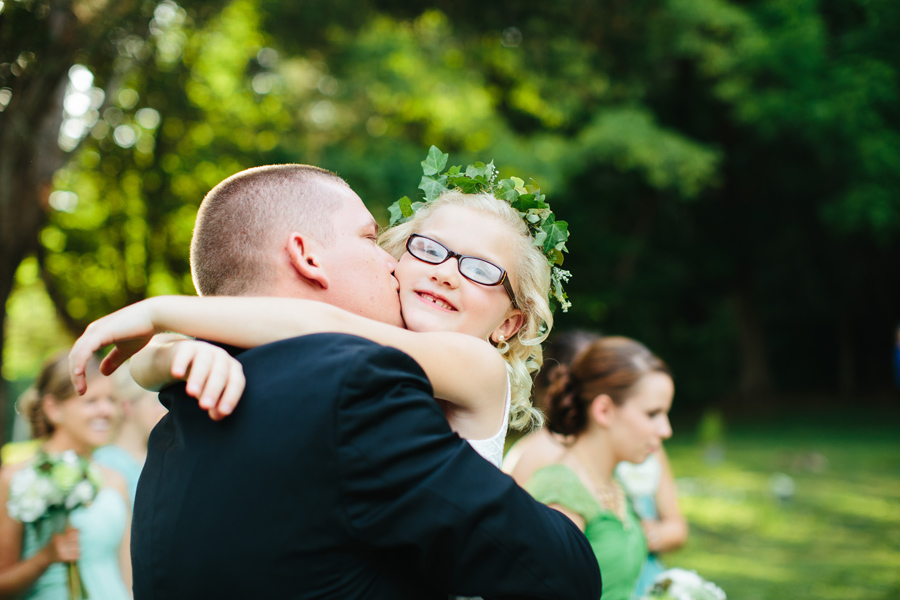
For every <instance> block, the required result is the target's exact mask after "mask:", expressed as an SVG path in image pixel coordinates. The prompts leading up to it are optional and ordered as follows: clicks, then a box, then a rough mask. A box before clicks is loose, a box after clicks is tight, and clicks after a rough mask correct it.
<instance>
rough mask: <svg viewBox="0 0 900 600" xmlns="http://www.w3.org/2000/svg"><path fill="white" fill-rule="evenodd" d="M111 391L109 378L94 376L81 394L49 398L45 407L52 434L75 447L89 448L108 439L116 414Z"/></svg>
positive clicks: (99, 444) (85, 449)
mask: <svg viewBox="0 0 900 600" xmlns="http://www.w3.org/2000/svg"><path fill="white" fill-rule="evenodd" d="M112 394H113V388H112V381H111V380H110V379H109V378H108V377H99V376H97V377H94V378H93V379H92V380H91V381H89V382H88V391H87V393H86V394H85V395H84V396H72V397H71V398H67V399H65V400H62V401H56V400H54V399H52V398H48V399H47V400H46V401H45V404H44V410H45V412H46V413H47V416H48V417H49V419H50V422H51V423H53V425H54V427H55V430H54V432H53V437H58V438H64V441H65V443H66V444H67V445H71V446H73V447H75V449H76V451H89V450H91V449H93V448H96V447H98V446H102V445H103V444H106V443H109V441H110V437H111V434H112V426H113V424H114V423H115V420H116V418H117V417H118V414H119V410H118V407H117V405H116V402H115V400H113V395H112Z"/></svg>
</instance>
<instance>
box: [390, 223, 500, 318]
mask: <svg viewBox="0 0 900 600" xmlns="http://www.w3.org/2000/svg"><path fill="white" fill-rule="evenodd" d="M417 237H418V238H423V239H426V240H428V241H429V242H434V243H435V244H437V245H438V246H440V247H441V248H443V249H444V250H446V251H447V256H446V257H445V258H444V260H441V261H438V262H431V261H430V260H425V259H424V258H419V257H418V256H416V255H415V254H413V252H412V250H410V249H409V245H410V244H411V243H412V241H413V238H417ZM406 251H407V252H409V255H410V256H412V257H413V258H415V259H416V260H420V261H422V262H424V263H428V264H429V265H441V264H444V263H445V262H447V261H448V260H450V259H451V258H455V259H457V260H456V268H457V270H459V274H460V275H462V276H463V277H465V278H466V279H468V280H469V281H471V282H472V283H477V284H478V285H483V286H485V287H494V286H497V285H502V286H503V289H504V290H506V294H507V295H508V296H509V299H510V301H512V305H513V308H518V305H517V304H516V295H515V293H514V292H513V289H512V284H510V282H509V275H508V274H507V272H506V269H504V268H503V267H501V266H500V265H497V264H494V263H492V262H491V261H489V260H486V259H484V258H481V257H480V256H470V255H467V254H459V253H458V252H454V251H453V250H451V249H450V248H448V247H447V246H445V245H443V244H442V243H440V242H439V241H437V240H435V239H432V238H430V237H428V236H427V235H420V234H418V233H412V234H410V236H409V237H408V238H407V239H406ZM464 258H472V259H475V260H480V261H482V262H486V263H487V264H489V265H491V266H493V267H496V268H498V269H500V281H498V282H497V283H482V282H480V281H475V280H474V279H472V278H471V277H469V276H468V275H466V274H465V273H463V272H462V268H461V266H460V264H459V261H461V260H462V259H464Z"/></svg>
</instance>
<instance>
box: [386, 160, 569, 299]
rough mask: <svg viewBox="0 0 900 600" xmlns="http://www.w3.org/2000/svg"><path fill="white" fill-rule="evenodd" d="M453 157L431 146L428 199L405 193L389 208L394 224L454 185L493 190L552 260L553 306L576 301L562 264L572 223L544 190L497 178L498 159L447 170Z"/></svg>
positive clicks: (468, 190)
mask: <svg viewBox="0 0 900 600" xmlns="http://www.w3.org/2000/svg"><path fill="white" fill-rule="evenodd" d="M449 157H450V155H449V154H445V153H443V152H441V151H440V150H439V149H438V148H437V146H432V147H431V148H430V149H429V150H428V156H426V157H425V160H423V161H422V171H423V172H424V174H423V175H422V180H421V181H420V182H419V189H420V190H422V191H423V192H425V200H424V201H422V200H420V201H416V202H413V201H412V200H410V199H409V197H408V196H403V197H402V198H400V199H399V200H397V201H396V202H394V203H393V204H392V205H391V206H390V207H389V208H388V212H389V213H390V217H391V220H390V226H391V227H393V226H394V225H399V224H401V223H405V222H407V221H409V220H410V219H411V218H412V216H413V215H414V214H416V211H418V210H419V209H420V208H422V207H423V206H425V205H426V204H428V203H429V202H432V201H434V200H435V199H436V198H437V197H438V196H440V195H441V193H442V192H445V191H447V190H451V189H458V190H459V191H461V192H463V193H464V194H478V193H485V194H490V195H492V196H494V197H495V198H498V199H499V200H504V201H506V202H509V204H510V206H512V207H513V208H514V209H515V210H516V212H517V213H518V214H519V216H520V217H521V218H522V220H523V221H524V222H525V225H527V226H528V231H529V233H530V234H531V239H532V244H533V245H535V246H537V247H538V248H540V250H541V252H542V253H543V254H544V256H546V257H547V261H548V262H549V263H550V267H551V270H550V291H549V300H550V308H551V309H555V304H554V303H558V304H559V305H560V306H561V307H562V310H563V312H566V311H568V310H569V307H570V306H572V303H571V302H569V297H568V296H567V295H566V292H565V290H563V283H566V282H568V281H569V278H570V277H571V276H572V274H571V273H569V272H568V271H565V270H563V269H561V268H560V266H561V265H562V264H563V252H568V251H569V250H568V248H566V241H568V239H569V224H568V223H566V222H565V221H557V220H556V216H555V215H554V214H553V211H552V210H551V209H550V205H549V204H547V202H546V199H545V196H544V194H542V193H541V190H540V189H539V188H538V187H537V186H535V185H533V183H534V181H533V180H532V185H525V182H524V181H523V180H521V179H519V178H518V177H510V178H509V179H501V180H500V181H497V170H496V168H495V167H494V161H491V162H489V163H488V164H484V163H483V162H476V163H475V164H472V165H467V166H466V167H465V168H462V167H459V166H456V167H450V169H448V170H447V171H446V172H444V167H446V166H447V159H448V158H449Z"/></svg>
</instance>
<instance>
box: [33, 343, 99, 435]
mask: <svg viewBox="0 0 900 600" xmlns="http://www.w3.org/2000/svg"><path fill="white" fill-rule="evenodd" d="M99 374H100V363H99V362H97V359H95V358H94V357H93V356H92V357H91V359H90V360H89V361H88V364H87V366H86V368H85V378H86V379H87V380H88V381H90V380H91V379H93V378H94V377H96V376H97V375H99ZM75 395H76V392H75V388H74V387H73V386H72V380H71V379H70V378H69V350H63V351H61V352H58V353H57V354H54V355H53V356H52V357H51V358H50V359H49V360H47V362H45V363H44V367H43V368H42V369H41V372H40V374H39V375H38V376H37V379H35V380H34V384H33V385H32V387H31V388H29V389H28V390H27V391H26V392H25V393H24V394H22V396H21V397H20V398H19V402H18V407H17V410H18V412H19V414H21V415H23V416H24V417H25V418H26V419H28V422H29V424H30V425H31V437H32V438H45V437H49V436H50V435H52V434H53V432H54V430H55V429H56V427H55V426H54V425H53V423H51V422H50V419H49V418H48V417H47V413H45V412H44V402H43V400H44V398H45V397H47V396H52V397H53V398H55V399H56V401H57V402H61V401H63V400H67V399H68V398H71V397H73V396H75Z"/></svg>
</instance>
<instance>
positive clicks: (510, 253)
mask: <svg viewBox="0 0 900 600" xmlns="http://www.w3.org/2000/svg"><path fill="white" fill-rule="evenodd" d="M416 233H418V234H420V235H423V236H426V237H429V238H432V239H433V240H436V241H438V242H440V243H441V244H443V245H444V246H446V247H447V248H449V249H450V250H452V251H454V252H456V253H458V254H464V255H468V256H476V257H478V258H483V259H485V260H487V261H489V262H492V263H494V264H495V265H497V266H499V267H501V268H503V269H506V271H507V277H510V278H511V280H512V281H511V283H512V284H513V289H515V279H514V275H513V274H512V273H510V272H509V271H510V269H511V268H512V267H513V266H514V264H515V258H516V255H515V248H516V247H517V244H516V239H515V235H516V234H515V233H514V232H512V231H509V229H508V228H507V227H506V226H505V225H503V224H502V223H500V222H499V221H498V220H497V219H496V218H494V217H491V216H488V215H485V214H484V213H482V212H480V211H477V210H474V209H471V208H464V207H461V206H444V207H442V208H440V209H438V210H437V211H435V212H434V214H432V215H431V216H430V217H429V218H428V220H427V221H425V223H424V225H423V226H422V228H421V229H420V230H419V231H417V232H416ZM394 274H395V275H396V277H397V280H398V281H399V282H400V308H401V311H402V313H403V320H404V322H405V323H406V327H407V328H408V329H410V330H411V331H455V332H458V333H465V334H468V335H474V336H477V337H480V338H481V339H488V338H491V339H493V340H494V341H497V339H498V336H499V335H501V334H502V335H504V336H505V337H506V339H507V340H508V339H509V338H510V337H512V336H513V335H515V332H516V331H517V330H518V326H519V321H520V319H521V311H519V310H518V309H515V308H513V307H512V301H511V300H510V298H509V296H508V295H507V293H506V290H504V289H503V286H502V285H495V286H486V285H481V284H478V283H475V282H473V281H470V280H468V279H466V278H465V277H463V276H462V274H460V272H459V261H458V259H456V258H450V259H448V260H446V261H444V262H443V263H441V264H439V265H434V264H430V263H427V262H423V261H421V260H419V259H417V258H415V257H414V256H412V255H410V254H409V252H407V253H406V254H404V255H403V256H402V257H401V258H400V262H399V263H398V265H397V269H396V271H395V273H394Z"/></svg>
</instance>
